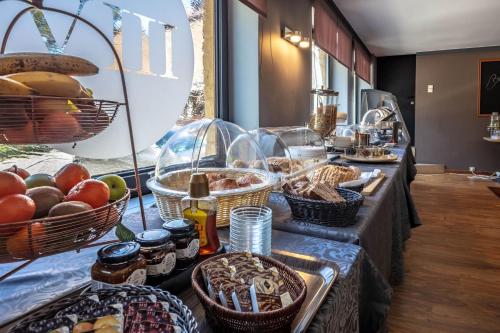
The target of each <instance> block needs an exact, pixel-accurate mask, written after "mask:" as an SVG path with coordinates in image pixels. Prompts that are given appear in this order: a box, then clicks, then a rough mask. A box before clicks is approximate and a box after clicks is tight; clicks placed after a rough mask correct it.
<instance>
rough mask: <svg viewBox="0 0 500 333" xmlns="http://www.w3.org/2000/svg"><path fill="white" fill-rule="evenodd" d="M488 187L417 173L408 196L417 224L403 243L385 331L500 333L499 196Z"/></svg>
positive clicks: (452, 176)
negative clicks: (401, 268) (401, 270)
mask: <svg viewBox="0 0 500 333" xmlns="http://www.w3.org/2000/svg"><path fill="white" fill-rule="evenodd" d="M492 185H495V183H493V182H488V181H471V180H469V179H467V176H466V175H455V174H441V175H418V176H417V179H416V180H415V182H414V183H413V184H412V188H411V191H412V194H413V198H414V199H415V202H416V205H417V209H418V212H419V214H420V218H421V220H422V224H423V225H422V226H420V227H418V228H417V229H414V230H413V233H412V238H411V239H410V240H409V241H407V242H406V252H405V266H406V269H405V270H406V275H405V281H404V283H403V284H402V285H401V286H399V287H396V288H395V294H394V298H393V304H392V306H391V310H390V313H389V332H408V333H410V332H426V333H427V332H440V333H441V332H443V333H445V332H450V333H451V332H453V333H461V332H464V333H465V332H467V333H480V332H500V199H499V198H497V197H496V196H495V194H493V192H491V191H490V190H489V189H488V186H492ZM496 186H500V184H496Z"/></svg>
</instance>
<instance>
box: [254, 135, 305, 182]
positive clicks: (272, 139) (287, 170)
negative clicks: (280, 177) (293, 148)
mask: <svg viewBox="0 0 500 333" xmlns="http://www.w3.org/2000/svg"><path fill="white" fill-rule="evenodd" d="M250 134H252V136H253V138H254V139H255V141H256V142H257V144H259V146H260V149H261V150H262V152H263V153H264V155H265V157H266V160H267V164H268V166H269V171H270V172H272V173H275V174H285V175H288V174H292V173H294V172H297V171H301V170H302V169H303V166H302V163H301V162H300V161H294V160H292V155H291V154H290V150H289V149H288V146H287V145H286V143H285V142H284V141H283V139H282V138H281V137H280V136H279V135H278V134H276V133H275V132H273V131H271V130H269V129H266V128H258V129H256V130H253V131H250Z"/></svg>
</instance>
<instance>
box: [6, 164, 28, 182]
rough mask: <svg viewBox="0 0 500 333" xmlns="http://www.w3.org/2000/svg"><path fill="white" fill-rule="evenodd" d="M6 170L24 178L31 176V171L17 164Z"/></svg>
mask: <svg viewBox="0 0 500 333" xmlns="http://www.w3.org/2000/svg"><path fill="white" fill-rule="evenodd" d="M4 171H8V172H12V173H15V174H16V175H18V176H19V177H21V178H22V179H26V178H28V177H29V176H30V173H29V172H28V171H26V170H24V169H23V168H19V167H18V166H17V165H13V166H11V167H10V168H8V169H5V170H4Z"/></svg>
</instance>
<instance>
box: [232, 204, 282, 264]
mask: <svg viewBox="0 0 500 333" xmlns="http://www.w3.org/2000/svg"><path fill="white" fill-rule="evenodd" d="M272 217H273V213H272V210H271V209H270V208H269V207H266V206H242V207H237V208H233V209H231V213H230V226H229V248H230V251H231V252H243V251H249V252H252V253H257V254H261V255H265V256H269V255H271V230H272V220H273V219H272Z"/></svg>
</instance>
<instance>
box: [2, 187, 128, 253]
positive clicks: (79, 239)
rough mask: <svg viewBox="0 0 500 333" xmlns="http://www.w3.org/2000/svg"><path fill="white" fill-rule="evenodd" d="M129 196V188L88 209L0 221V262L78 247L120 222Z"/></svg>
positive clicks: (98, 236) (103, 233) (100, 235)
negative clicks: (13, 220)
mask: <svg viewBox="0 0 500 333" xmlns="http://www.w3.org/2000/svg"><path fill="white" fill-rule="evenodd" d="M129 199H130V190H128V191H127V193H126V194H125V196H123V197H122V198H121V199H119V200H117V201H114V202H111V203H109V204H107V205H105V206H103V207H100V208H96V209H93V210H90V211H85V212H81V213H76V214H71V215H64V216H57V217H46V218H40V219H35V220H29V221H24V222H16V223H7V224H0V263H8V262H14V261H18V260H29V259H36V258H38V257H42V256H47V255H51V254H56V253H61V252H66V251H70V250H78V249H81V248H82V247H84V246H85V245H87V244H89V243H91V242H93V241H95V240H97V239H99V238H101V237H102V236H104V235H105V234H106V233H108V232H109V231H110V230H111V229H112V228H113V227H114V226H116V225H117V224H118V223H119V222H120V221H121V219H122V216H123V213H124V212H125V210H126V209H127V206H128V202H129Z"/></svg>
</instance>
